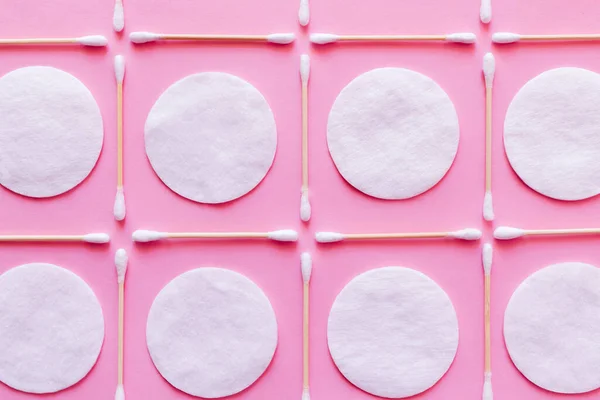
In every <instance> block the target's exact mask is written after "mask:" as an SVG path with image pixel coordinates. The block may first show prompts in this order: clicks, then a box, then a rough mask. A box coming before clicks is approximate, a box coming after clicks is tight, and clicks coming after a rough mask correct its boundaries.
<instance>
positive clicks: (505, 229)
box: [494, 226, 525, 240]
mask: <svg viewBox="0 0 600 400" xmlns="http://www.w3.org/2000/svg"><path fill="white" fill-rule="evenodd" d="M524 235H525V231H524V230H523V229H519V228H511V227H510V226H499V227H498V228H496V230H495V231H494V237H495V238H496V239H498V240H510V239H516V238H520V237H521V236H524Z"/></svg>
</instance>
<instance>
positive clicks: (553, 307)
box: [504, 262, 600, 393]
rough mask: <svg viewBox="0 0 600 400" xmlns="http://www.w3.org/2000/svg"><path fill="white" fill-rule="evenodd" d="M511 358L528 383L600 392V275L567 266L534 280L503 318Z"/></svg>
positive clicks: (519, 290)
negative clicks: (599, 390) (597, 390)
mask: <svg viewBox="0 0 600 400" xmlns="http://www.w3.org/2000/svg"><path fill="white" fill-rule="evenodd" d="M504 340H505V342H506V347H507V349H508V353H509V355H510V358H511V359H512V361H513V363H514V364H515V366H516V367H517V368H518V369H519V371H521V373H522V374H523V375H525V377H526V378H527V379H529V380H530V381H531V382H533V383H534V384H536V385H538V386H539V387H541V388H543V389H546V390H549V391H552V392H557V393H585V392H590V391H592V390H595V389H597V388H599V387H600V374H598V371H600V270H598V268H595V267H593V266H591V265H588V264H583V263H578V262H568V263H562V264H555V265H551V266H549V267H546V268H544V269H542V270H540V271H538V272H536V273H534V274H533V275H531V276H529V277H528V278H527V279H525V281H523V283H521V285H520V286H519V287H518V288H517V290H516V291H515V293H514V294H513V295H512V297H511V299H510V301H509V302H508V306H507V308H506V313H505V315H504Z"/></svg>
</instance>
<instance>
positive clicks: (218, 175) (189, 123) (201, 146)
mask: <svg viewBox="0 0 600 400" xmlns="http://www.w3.org/2000/svg"><path fill="white" fill-rule="evenodd" d="M145 140H146V153H147V155H148V159H149V160H150V163H151V164H152V168H154V171H155V172H156V174H157V175H158V176H159V178H160V179H161V180H162V181H163V182H164V183H165V185H167V186H168V187H169V188H170V189H171V190H173V191H174V192H175V193H177V194H179V195H181V196H183V197H185V198H188V199H190V200H193V201H197V202H200V203H210V204H215V203H224V202H227V201H231V200H234V199H237V198H239V197H241V196H243V195H245V194H246V193H248V192H249V191H251V190H252V189H254V188H255V187H256V186H257V185H258V184H259V183H260V181H262V179H263V178H264V177H265V175H266V174H267V172H268V171H269V168H270V167H271V165H272V163H273V159H274V157H275V151H276V148H277V130H276V127H275V118H274V117H273V113H272V112H271V108H270V107H269V105H268V104H267V101H266V100H265V98H264V97H263V96H262V94H261V93H260V92H259V91H258V90H257V89H256V88H255V87H254V86H252V85H251V84H250V83H248V82H246V81H244V80H242V79H240V78H238V77H236V76H233V75H230V74H226V73H221V72H205V73H200V74H195V75H190V76H188V77H186V78H184V79H182V80H180V81H178V82H176V83H174V84H173V85H171V86H170V87H169V88H168V89H167V90H166V91H165V92H164V93H163V94H162V95H161V96H160V97H159V99H158V100H157V102H156V104H154V106H153V107H152V109H151V110H150V114H149V115H148V119H147V120H146V127H145Z"/></svg>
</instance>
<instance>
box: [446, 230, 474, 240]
mask: <svg viewBox="0 0 600 400" xmlns="http://www.w3.org/2000/svg"><path fill="white" fill-rule="evenodd" d="M481 235H482V234H481V231H480V230H479V229H473V228H467V229H461V230H459V231H455V232H450V233H449V234H448V236H449V237H451V238H454V239H461V240H479V239H481Z"/></svg>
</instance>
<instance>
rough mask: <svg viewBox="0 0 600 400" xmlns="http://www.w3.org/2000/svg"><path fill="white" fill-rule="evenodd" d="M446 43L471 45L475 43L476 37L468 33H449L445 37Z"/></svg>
mask: <svg viewBox="0 0 600 400" xmlns="http://www.w3.org/2000/svg"><path fill="white" fill-rule="evenodd" d="M446 41H448V42H453V43H464V44H473V43H475V42H476V41H477V36H476V35H475V34H474V33H470V32H460V33H451V34H449V35H446Z"/></svg>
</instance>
